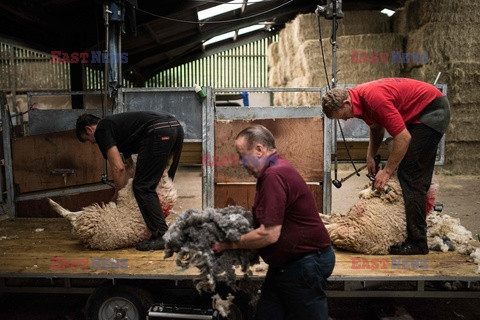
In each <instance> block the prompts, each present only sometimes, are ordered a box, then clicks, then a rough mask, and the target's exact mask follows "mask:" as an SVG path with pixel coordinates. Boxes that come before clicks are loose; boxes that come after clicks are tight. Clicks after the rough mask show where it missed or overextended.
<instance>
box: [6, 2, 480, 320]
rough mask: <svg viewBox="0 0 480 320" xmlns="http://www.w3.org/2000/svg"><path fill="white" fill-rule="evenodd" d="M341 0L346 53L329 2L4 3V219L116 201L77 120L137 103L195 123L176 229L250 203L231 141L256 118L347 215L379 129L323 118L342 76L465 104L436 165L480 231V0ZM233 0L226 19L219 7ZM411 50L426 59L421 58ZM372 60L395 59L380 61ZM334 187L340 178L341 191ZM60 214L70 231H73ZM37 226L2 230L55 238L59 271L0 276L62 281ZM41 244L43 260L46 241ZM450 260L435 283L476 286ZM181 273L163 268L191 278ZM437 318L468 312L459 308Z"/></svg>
mask: <svg viewBox="0 0 480 320" xmlns="http://www.w3.org/2000/svg"><path fill="white" fill-rule="evenodd" d="M337 2H338V5H339V6H341V12H342V14H343V17H341V18H339V19H338V20H336V25H337V27H336V29H335V30H336V31H335V40H336V43H337V47H335V55H334V54H333V47H332V39H333V31H332V30H333V28H332V26H333V23H334V22H333V21H332V19H326V15H327V14H326V13H325V12H323V11H322V10H328V8H326V9H322V6H325V5H327V1H316V2H312V1H307V0H264V1H261V0H260V1H239V0H235V1H227V0H219V1H210V0H205V1H202V0H186V1H172V0H164V1H153V0H124V1H101V0H88V1H82V0H67V1H65V0H63V1H59V0H50V1H39V0H34V1H26V0H25V1H24V0H21V1H18V0H5V1H2V3H0V74H1V76H0V90H1V94H0V102H1V107H2V112H1V119H2V139H1V141H2V147H1V150H0V153H1V159H2V160H3V161H2V166H1V169H2V170H1V173H2V174H1V179H0V192H1V195H2V197H1V199H0V201H1V204H2V214H1V215H0V219H1V220H3V221H5V222H11V221H27V222H25V225H28V227H29V228H30V229H32V228H33V229H32V230H34V229H42V228H43V229H47V230H48V228H49V227H48V223H46V222H48V221H50V220H48V219H60V217H59V216H58V214H57V213H56V212H55V211H54V210H53V209H52V208H51V207H50V205H49V203H48V201H47V199H48V198H52V199H53V200H55V201H56V202H58V203H59V204H61V205H62V206H63V207H65V208H68V209H69V210H71V211H77V210H81V209H82V208H83V207H85V206H88V205H90V204H92V203H102V202H108V201H109V199H111V197H112V195H113V189H112V187H111V176H112V173H111V169H110V168H109V166H108V164H107V162H106V161H105V160H104V159H103V157H102V155H101V153H100V151H99V150H98V148H97V147H96V146H94V145H90V144H82V143H79V142H78V140H77V138H76V136H75V133H74V127H75V119H76V118H77V117H78V116H79V115H81V114H82V113H84V112H89V113H93V114H96V115H98V116H100V117H103V116H105V115H109V114H113V113H119V112H126V111H133V110H165V111H168V112H171V113H173V114H174V115H176V116H177V117H178V118H179V119H180V122H181V124H182V126H184V128H185V131H186V140H185V144H184V148H183V152H182V156H181V160H180V163H181V166H180V169H179V172H178V175H177V176H176V178H175V185H176V187H177V189H178V195H179V198H178V202H177V204H176V206H175V207H174V213H173V214H172V215H171V216H170V217H169V220H168V221H169V223H171V222H173V221H174V220H175V218H176V217H177V216H178V215H180V214H181V213H182V212H184V211H185V210H187V209H190V208H195V209H199V210H200V209H202V208H206V207H225V206H227V205H242V206H244V207H245V208H248V209H249V208H251V205H252V204H253V199H254V195H255V179H254V178H252V177H250V176H248V174H247V173H246V172H245V170H243V168H241V167H239V166H235V165H233V164H232V162H231V161H230V159H233V157H234V156H235V154H236V153H235V149H234V146H233V143H231V142H232V141H233V139H234V138H235V136H236V133H237V132H239V131H240V130H241V129H242V128H243V127H245V126H247V125H248V124H250V123H259V124H263V125H265V126H267V127H268V128H269V129H270V130H271V131H272V133H273V134H274V135H275V136H276V137H277V139H278V144H279V145H278V147H279V150H280V152H281V153H282V154H283V155H285V156H286V157H287V158H288V159H289V160H290V161H291V162H292V163H293V164H294V166H295V167H296V168H298V170H299V172H300V173H301V174H302V176H303V177H304V179H305V181H306V182H307V184H308V186H309V187H310V189H311V190H312V193H313V194H314V198H315V200H316V204H317V207H318V208H319V211H320V212H323V213H330V212H346V211H347V210H348V209H349V208H350V207H351V206H352V205H353V204H354V203H355V201H357V194H358V192H359V191H361V190H362V189H363V188H364V187H365V185H367V183H368V182H369V181H368V179H367V178H366V177H365V173H366V172H365V171H361V172H360V175H352V173H353V172H354V171H355V170H356V169H355V168H354V167H353V166H352V164H351V162H352V161H353V162H354V163H355V166H356V167H357V168H359V167H361V166H362V165H363V164H364V163H365V153H366V150H367V145H368V128H367V127H365V126H364V125H362V124H361V123H360V122H359V121H356V120H355V119H351V120H349V121H346V122H342V123H341V124H340V125H341V126H342V129H343V133H344V134H345V135H346V137H345V139H342V138H341V133H340V131H339V128H338V127H337V126H338V124H335V123H333V122H328V121H325V118H324V117H323V115H322V111H321V102H320V97H321V94H322V93H323V92H325V90H326V89H327V88H328V87H329V86H330V85H332V78H333V79H334V80H335V85H336V86H344V87H352V86H354V85H356V84H360V83H364V82H368V81H371V80H374V79H378V78H387V77H406V78H413V79H417V80H421V81H425V82H428V83H432V84H433V83H435V85H436V86H437V88H438V89H439V90H441V91H442V92H443V93H444V94H446V95H447V97H448V99H449V101H450V104H451V110H452V120H451V123H450V126H449V128H448V131H447V133H446V134H445V136H444V138H443V139H442V142H441V145H440V147H439V150H438V154H437V163H436V164H437V166H436V168H435V178H434V179H435V180H436V181H438V183H439V185H440V192H439V195H438V197H437V202H438V203H442V204H443V208H444V212H445V213H447V214H450V215H452V216H453V217H456V218H460V220H461V222H462V224H463V225H464V226H465V227H466V228H467V229H468V230H470V231H471V232H472V233H473V235H474V236H475V237H476V235H477V233H478V234H479V235H480V218H479V217H480V210H479V209H478V203H479V202H478V200H477V198H476V197H477V194H478V192H480V183H479V182H480V158H479V157H480V155H479V153H478V152H477V150H478V147H479V145H480V131H479V130H476V129H474V128H475V123H476V120H475V119H477V118H478V116H477V110H478V105H479V103H480V95H479V94H478V92H479V91H478V90H476V88H477V87H478V86H479V85H480V71H479V70H480V68H479V65H478V64H479V63H478V61H477V60H478V59H476V56H475V54H476V52H477V51H478V50H477V49H478V48H479V43H480V36H479V34H478V24H479V22H480V21H479V19H480V18H479V15H478V14H477V12H478V9H480V8H479V7H480V4H478V3H476V2H472V1H466V0H460V1H455V2H451V1H444V0H394V1H385V0H381V1H373V0H361V1H353V0H343V1H337ZM328 3H329V4H331V3H332V1H330V0H329V1H328ZM222 5H223V6H224V7H226V8H227V9H226V10H225V12H222V11H220V13H218V12H217V13H216V14H215V13H212V12H215V10H217V11H218V10H219V8H218V7H221V6H222ZM327 7H328V6H327ZM117 9H118V10H120V11H118V12H121V13H120V14H118V15H117V14H115V13H116V12H117V11H116V10H117ZM385 10H386V11H385ZM387 13H388V14H387ZM210 14H212V15H210ZM322 48H323V49H322ZM322 50H323V51H324V52H323V54H322ZM105 52H108V53H109V54H110V55H109V56H108V57H109V58H110V60H109V61H108V63H105V56H103V55H102V53H105ZM407 53H408V54H412V55H411V56H410V57H408V58H406V56H405V55H406V54H407ZM372 54H375V55H376V54H378V55H376V56H377V57H379V58H380V57H381V54H385V57H388V58H386V60H385V61H382V60H381V59H378V60H375V59H374V56H375V55H372ZM82 57H83V58H82ZM419 57H420V58H419ZM115 58H118V61H113V60H115ZM82 59H83V60H84V61H82ZM197 85H200V89H202V91H201V92H202V93H204V94H205V97H203V96H201V95H199V94H198V92H197V91H196V88H198V87H197ZM334 132H336V135H334ZM343 133H342V134H343ZM380 154H381V157H382V160H383V161H385V160H386V159H387V158H388V150H387V148H386V147H385V146H382V148H381V149H380ZM215 156H217V158H215ZM222 157H223V158H222ZM345 177H348V178H347V179H345V180H342V178H345ZM332 180H341V181H342V184H341V187H340V188H337V187H336V186H335V185H333V184H332V183H331V181H332ZM22 219H32V220H22ZM37 219H38V220H37ZM22 223H23V222H22ZM56 223H57V222H56ZM58 223H60V224H59V225H57V224H55V226H58V229H59V230H60V231H62V232H63V234H68V228H67V225H66V224H65V225H63V224H62V222H59V221H58ZM30 229H29V231H28V232H27V231H26V230H22V229H21V228H19V227H17V226H16V227H14V228H13V229H9V227H6V226H3V227H2V228H0V230H1V231H3V232H6V233H5V235H3V234H0V237H1V236H5V237H6V238H5V239H2V240H11V241H20V242H18V243H14V245H13V247H16V246H18V247H19V248H20V247H22V246H29V244H27V243H24V242H22V239H20V240H17V238H15V237H12V235H13V234H12V233H11V232H13V233H16V234H17V235H18V236H20V238H22V237H23V238H24V239H30V238H29V237H32V238H33V239H36V240H35V241H37V242H40V243H41V242H42V241H46V242H44V243H43V244H42V245H41V248H42V249H41V250H44V253H42V254H41V255H39V259H38V261H43V262H45V267H44V268H43V267H41V266H40V268H39V269H38V270H37V271H35V270H34V269H32V268H33V267H31V266H30V265H31V264H32V263H30V262H27V264H28V267H25V266H24V265H23V264H24V263H25V261H26V260H25V259H24V258H23V257H21V258H18V256H15V257H17V258H14V259H17V260H16V262H14V263H10V262H9V261H8V260H7V261H5V262H3V263H1V264H0V274H7V273H9V274H12V273H15V272H16V271H15V270H17V269H18V270H20V271H19V272H20V273H25V274H35V273H37V274H49V276H50V277H51V276H52V270H48V266H49V259H50V256H51V255H52V254H53V252H54V251H52V249H51V248H50V247H51V246H50V245H49V244H48V241H47V240H42V239H43V238H42V236H43V235H41V234H36V233H33V231H31V230H30ZM7 232H10V233H9V234H7ZM32 234H33V236H32ZM29 235H30V236H29ZM13 236H14V235H13ZM479 237H480V236H479ZM50 240H51V239H50ZM479 240H480V238H479ZM25 242H29V241H25ZM477 242H478V241H477ZM11 243H12V242H8V241H3V243H0V244H3V245H4V246H5V248H4V252H10V253H12V252H14V251H9V250H10V247H9V245H10V244H11ZM64 245H67V246H71V247H72V248H75V249H74V250H75V251H73V252H74V253H71V254H70V255H72V256H74V255H77V256H84V255H85V254H86V256H88V254H87V253H82V250H83V248H81V247H80V246H75V245H74V244H73V242H71V241H70V240H68V241H64ZM27 251H28V253H29V255H31V256H34V254H35V253H34V252H35V251H36V250H35V248H30V249H28V250H27ZM99 254H100V253H99ZM120 254H121V255H124V256H128V257H129V259H131V260H132V261H133V260H134V259H135V261H138V264H136V265H132V266H131V267H132V269H131V270H129V271H125V270H123V271H122V273H123V275H120V276H121V277H122V276H125V277H128V276H129V275H131V273H132V272H136V271H135V270H137V271H138V272H139V273H142V272H144V275H146V277H154V275H155V272H157V271H158V269H156V268H153V267H152V266H151V261H152V260H153V261H155V263H158V264H162V263H163V262H162V261H161V259H160V258H159V257H155V258H154V259H153V258H152V256H139V255H138V254H136V253H132V252H130V251H128V250H124V251H121V252H120ZM86 256H85V257H86ZM342 259H343V260H342ZM435 259H436V260H435ZM435 259H433V258H432V266H436V267H437V272H436V271H435V270H434V269H435V268H434V267H432V268H431V269H430V270H429V271H432V274H431V276H433V277H440V278H441V279H443V278H442V276H445V275H447V274H448V273H449V272H450V275H452V274H455V277H457V278H459V279H467V280H468V283H469V285H470V283H476V282H478V281H479V279H478V274H475V273H474V272H472V270H473V269H472V268H469V267H471V265H467V266H464V265H462V267H458V266H459V265H460V264H461V263H462V262H464V261H465V258H464V257H462V256H456V255H452V254H451V253H448V254H447V255H444V256H443V257H440V256H435ZM340 260H341V263H340V264H339V265H341V266H342V268H340V269H338V270H339V271H337V272H338V273H337V276H338V277H339V279H340V278H341V276H342V272H343V274H347V275H348V276H351V277H353V278H355V279H357V278H359V277H360V275H361V274H359V273H356V272H358V270H357V271H355V270H354V271H352V270H350V269H349V266H350V256H343V258H341V259H340ZM433 260H435V263H433ZM35 265H40V264H39V263H35ZM456 267H458V270H457V269H456ZM134 268H138V269H134ZM169 268H170V267H169V266H168V265H167V266H166V269H165V270H163V271H162V272H161V274H162V275H161V277H165V278H166V277H167V275H168V273H169V272H177V270H175V271H172V269H169ZM442 268H443V269H442ZM470 269H471V270H470ZM132 270H133V271H132ZM370 271H372V270H370ZM409 271H410V270H409ZM75 272H76V271H74V272H73V273H75ZM104 274H106V273H104ZM370 276H372V277H373V278H375V277H379V275H378V274H374V273H373V272H372V273H371V274H370ZM400 276H406V277H410V278H412V277H415V276H418V275H412V274H411V273H408V272H407V273H405V274H401V275H400ZM422 276H423V274H422ZM112 277H113V276H112ZM455 277H450V278H448V279H449V280H451V279H454V278H455ZM462 277H463V278H462ZM465 277H467V278H465ZM455 279H456V278H455ZM419 281H423V278H422V279H421V280H419ZM419 290H420V289H419ZM477 290H478V289H477ZM462 294H463V293H462ZM468 294H472V292H468V293H465V296H468ZM475 294H477V296H476V297H477V298H478V291H476V292H475ZM446 296H447V297H448V295H446ZM467 300H468V299H465V301H467ZM467 304H468V308H469V310H471V311H469V312H467V311H465V310H463V309H462V312H463V313H462V314H463V315H464V316H465V318H469V317H471V318H472V319H473V318H478V316H480V310H479V309H478V306H477V307H475V306H473V305H472V304H471V303H470V302H467ZM355 308H357V307H355ZM457 308H463V307H462V306H458V307H457ZM7 309H8V308H7ZM414 309H415V311H414ZM420 309H421V308H413V307H412V312H414V313H415V315H416V316H415V318H419V319H421V313H422V312H421V311H420ZM337 312H338V313H337V314H338V315H340V314H341V312H340V311H338V310H337ZM438 312H449V313H450V314H456V313H458V309H456V310H455V311H454V310H453V309H452V310H448V311H446V310H441V311H440V309H438ZM439 316H440V315H439ZM365 317H367V318H368V316H365ZM339 318H341V317H340V316H339ZM346 318H349V317H346ZM360 318H361V317H360V316H359V318H358V319H360Z"/></svg>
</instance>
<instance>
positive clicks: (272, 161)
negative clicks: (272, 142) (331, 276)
mask: <svg viewBox="0 0 480 320" xmlns="http://www.w3.org/2000/svg"><path fill="white" fill-rule="evenodd" d="M252 213H253V218H254V221H255V227H257V228H258V227H259V226H260V225H261V224H264V225H265V226H274V225H282V231H281V233H280V238H279V239H278V241H277V242H275V243H273V244H271V245H269V246H267V247H264V248H261V249H259V254H260V256H261V257H262V258H263V260H264V261H265V262H266V263H268V264H269V265H270V266H272V267H280V266H282V265H284V264H285V263H287V262H289V261H291V260H293V259H295V258H297V257H299V256H302V255H305V254H307V253H310V252H313V251H315V250H319V249H323V248H326V247H328V246H330V245H331V240H330V236H329V235H328V232H327V230H326V228H325V225H324V224H323V222H322V220H321V219H320V216H319V214H318V210H317V206H316V204H315V200H314V199H313V195H312V192H311V191H310V188H309V187H308V186H307V184H306V183H305V181H304V180H303V178H302V176H301V175H300V174H299V173H298V171H297V170H295V168H294V167H292V165H291V164H290V163H288V161H287V160H285V159H284V158H283V157H281V156H280V155H278V154H277V153H274V154H273V155H271V156H270V157H269V159H268V160H267V162H266V164H265V166H264V167H263V169H262V171H261V172H260V173H259V175H258V180H257V186H256V193H255V200H254V204H253V208H252Z"/></svg>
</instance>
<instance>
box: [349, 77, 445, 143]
mask: <svg viewBox="0 0 480 320" xmlns="http://www.w3.org/2000/svg"><path fill="white" fill-rule="evenodd" d="M348 91H349V92H350V97H351V98H352V107H353V113H354V114H355V115H356V116H360V117H361V118H362V119H363V120H364V121H365V122H366V123H367V124H368V125H369V126H371V125H373V124H379V125H381V126H383V127H384V128H385V129H386V130H387V131H388V133H390V135H391V136H393V137H395V136H396V135H397V134H399V133H400V132H402V131H403V130H404V129H405V127H406V125H407V124H410V123H415V122H416V120H417V118H418V117H419V115H420V113H421V112H422V111H423V109H425V107H426V106H427V105H428V104H429V103H430V102H432V101H433V100H434V99H436V98H439V97H442V96H443V94H442V93H441V92H440V90H438V89H437V88H435V87H434V86H433V85H431V84H428V83H426V82H422V81H418V80H413V79H407V78H386V79H379V80H375V81H371V82H367V83H364V84H361V85H358V86H356V87H355V88H353V89H348Z"/></svg>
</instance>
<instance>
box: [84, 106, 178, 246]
mask: <svg viewBox="0 0 480 320" xmlns="http://www.w3.org/2000/svg"><path fill="white" fill-rule="evenodd" d="M76 134H77V138H78V140H80V141H81V142H86V141H89V142H91V143H93V144H97V145H98V147H99V148H100V151H101V152H102V154H103V157H104V158H105V159H107V160H108V163H109V165H110V167H111V168H112V172H113V181H114V183H115V194H114V196H113V199H112V200H113V201H115V200H116V198H117V195H118V191H119V190H120V189H121V188H123V187H124V186H125V185H126V184H127V175H126V172H127V170H126V167H125V164H124V161H123V159H122V156H121V155H120V153H123V157H124V158H125V161H126V162H127V164H128V163H132V160H131V155H132V154H138V158H137V166H136V171H135V176H134V178H133V185H132V187H133V193H134V194H135V199H136V200H137V203H138V207H139V208H140V211H141V213H142V216H143V219H144V220H145V223H146V224H147V226H148V228H149V229H150V231H151V232H152V239H150V240H147V241H143V242H140V243H138V244H137V246H136V248H137V250H142V251H147V250H162V249H164V247H165V243H164V241H163V239H162V236H163V234H164V233H165V232H166V231H167V230H168V226H167V224H166V222H165V216H164V214H163V211H162V207H161V205H160V201H159V199H158V195H157V192H156V187H157V185H158V183H159V182H160V179H161V178H162V175H163V172H164V171H165V168H166V166H167V161H168V159H169V157H170V155H172V156H173V162H172V165H171V166H170V169H169V170H168V176H169V177H170V178H171V179H173V178H174V176H175V172H176V171H177V166H178V162H179V159H180V153H181V152H182V146H183V137H184V132H183V128H182V126H181V125H180V123H179V122H178V121H177V119H175V117H174V116H173V115H171V114H169V113H156V112H148V111H136V112H125V113H120V114H115V115H111V116H107V117H105V118H103V119H100V118H98V117H96V116H94V115H92V114H87V113H85V114H83V115H81V116H80V117H79V118H78V119H77V125H76Z"/></svg>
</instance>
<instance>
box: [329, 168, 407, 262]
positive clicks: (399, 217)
mask: <svg viewBox="0 0 480 320" xmlns="http://www.w3.org/2000/svg"><path fill="white" fill-rule="evenodd" d="M386 190H387V191H388V192H383V191H379V190H372V188H371V187H370V186H369V187H367V188H366V189H365V190H363V191H361V192H360V194H359V198H360V200H359V201H358V202H357V203H355V205H353V207H351V208H350V210H349V211H348V212H347V213H345V214H338V213H332V214H330V215H324V214H322V215H321V216H322V220H323V221H324V223H325V227H326V228H327V230H328V233H329V234H330V238H331V239H332V242H333V244H334V245H335V246H336V247H338V248H341V249H344V250H348V251H354V252H361V253H366V254H388V249H389V248H390V247H391V246H392V245H396V244H400V243H402V242H404V241H405V240H406V238H407V225H406V216H405V208H404V200H403V195H402V189H401V187H400V183H399V182H398V180H397V178H394V177H392V178H391V179H390V181H389V182H388V185H387V188H386Z"/></svg>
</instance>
